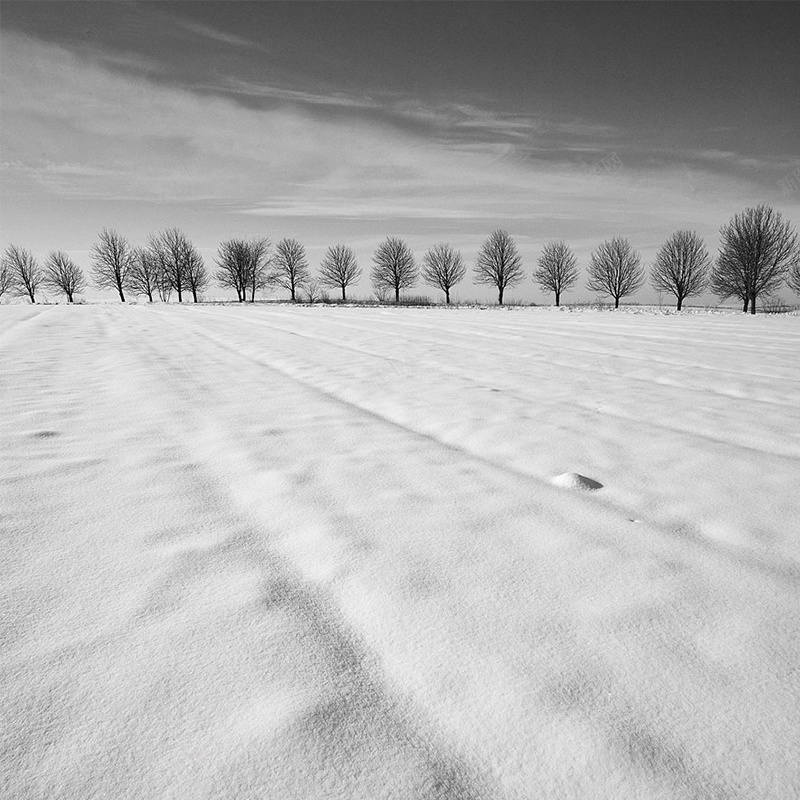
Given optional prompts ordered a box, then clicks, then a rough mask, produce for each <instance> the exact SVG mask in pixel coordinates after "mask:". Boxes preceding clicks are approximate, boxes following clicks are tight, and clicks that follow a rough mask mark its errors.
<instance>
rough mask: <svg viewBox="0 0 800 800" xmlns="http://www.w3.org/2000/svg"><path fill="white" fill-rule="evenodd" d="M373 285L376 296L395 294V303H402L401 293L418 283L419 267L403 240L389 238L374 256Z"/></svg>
mask: <svg viewBox="0 0 800 800" xmlns="http://www.w3.org/2000/svg"><path fill="white" fill-rule="evenodd" d="M372 263H373V267H372V273H371V278H372V285H373V287H374V289H375V292H376V294H379V293H380V292H383V291H385V292H388V291H390V290H391V291H393V292H394V301H395V303H399V302H400V291H401V290H402V289H410V288H411V287H412V286H415V285H416V283H417V277H418V274H417V265H416V263H414V255H413V253H412V252H411V248H410V247H409V246H408V245H407V244H406V243H405V242H404V241H403V240H402V239H397V238H395V237H394V236H389V237H388V238H387V239H386V241H385V242H382V243H381V244H380V245H379V246H378V249H377V250H376V251H375V253H374V255H373V256H372Z"/></svg>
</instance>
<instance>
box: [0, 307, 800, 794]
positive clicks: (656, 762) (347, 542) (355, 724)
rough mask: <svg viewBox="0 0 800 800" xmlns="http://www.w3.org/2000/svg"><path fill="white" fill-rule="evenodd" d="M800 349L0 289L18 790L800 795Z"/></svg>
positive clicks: (1, 781)
mask: <svg viewBox="0 0 800 800" xmlns="http://www.w3.org/2000/svg"><path fill="white" fill-rule="evenodd" d="M798 353H800V317H760V316H756V317H753V318H751V317H747V316H744V315H740V314H736V315H717V316H715V315H709V314H693V315H686V316H677V315H671V316H663V315H662V316H660V315H655V314H650V315H648V314H625V313H598V312H592V311H586V312H584V313H575V314H570V313H558V312H549V311H547V310H541V309H515V310H510V311H504V310H500V309H486V310H481V309H455V310H446V309H382V308H330V307H313V308H304V307H296V308H291V307H286V306H252V307H251V306H246V307H239V306H197V307H192V306H185V307H177V306H158V305H156V306H152V307H148V306H145V305H129V306H126V307H123V306H117V305H90V306H83V307H66V306H57V307H24V306H8V307H3V308H2V309H0V370H1V371H0V380H2V387H1V388H2V418H1V421H0V463H1V466H2V469H1V472H0V477H1V480H2V483H1V484H0V485H1V486H2V495H0V513H1V514H2V516H1V517H0V524H1V525H2V537H3V538H2V549H1V550H0V592H2V617H1V618H0V623H2V640H1V641H0V644H1V645H2V648H1V649H0V680H1V681H2V686H0V688H1V689H2V725H0V744H1V745H2V755H1V756H0V765H1V766H0V770H2V771H1V772H0V786H1V787H2V788H0V791H1V792H2V793H3V797H4V798H70V800H72V799H73V798H74V799H77V798H81V800H82V799H83V798H113V799H114V800H118V799H120V798H147V799H149V798H180V799H181V800H182V799H183V798H206V797H208V798H301V799H303V800H305V799H306V798H308V799H309V800H310V799H312V798H365V800H366V799H367V798H368V799H369V800H375V799H376V798H399V799H400V800H407V799H409V800H411V799H413V798H448V799H451V800H456V799H458V800H462V799H464V798H499V799H500V800H503V799H504V798H559V799H560V798H581V799H582V800H584V799H586V798H591V799H592V800H594V799H595V798H609V799H611V798H613V800H624V799H625V798H636V799H637V800H639V799H641V798H703V799H705V798H712V799H713V800H718V799H719V800H721V799H722V798H725V799H726V800H728V799H733V800H742V799H743V798H752V800H768V799H769V798H774V799H775V800H789V798H792V797H797V796H799V795H800V771H799V770H798V761H797V756H798V741H800V674H799V673H798V665H800V614H799V613H798V611H800V602H798V600H799V598H800V592H799V591H798V589H799V588H800V494H799V493H798V486H800V370H798V363H799V360H798ZM570 473H573V474H576V475H581V476H586V477H589V478H591V479H592V480H593V481H596V482H598V483H599V484H602V487H601V488H599V489H597V490H595V491H590V492H587V491H571V490H570V489H569V488H568V487H567V488H564V487H559V486H554V485H552V484H551V481H552V480H553V479H554V478H556V477H558V476H563V475H565V474H567V475H569V474H570ZM567 483H569V482H567Z"/></svg>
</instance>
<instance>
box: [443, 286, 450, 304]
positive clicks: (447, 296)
mask: <svg viewBox="0 0 800 800" xmlns="http://www.w3.org/2000/svg"><path fill="white" fill-rule="evenodd" d="M444 296H445V298H446V299H447V305H450V290H449V289H445V290H444Z"/></svg>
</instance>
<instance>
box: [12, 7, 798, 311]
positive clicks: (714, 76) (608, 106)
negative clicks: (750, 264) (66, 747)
mask: <svg viewBox="0 0 800 800" xmlns="http://www.w3.org/2000/svg"><path fill="white" fill-rule="evenodd" d="M799 35H800V4H797V3H790V2H787V3H771V2H749V3H748V2H736V3H726V2H713V3H660V2H640V3H615V2H562V3H504V2H487V3H482V2H460V3H454V2H453V3H451V2H416V3H409V2H401V3H394V2H350V3H340V2H321V3H316V2H293V3H292V2H287V3H281V2H269V3H255V2H247V3H245V2H236V1H232V2H191V3H182V2H169V3H161V2H143V3H99V2H88V3H83V2H35V1H34V2H28V1H26V2H14V1H13V0H4V1H3V3H2V5H1V6H0V162H2V173H1V174H0V245H1V246H2V247H3V248H5V247H6V246H7V245H8V244H12V243H13V244H16V245H19V246H22V247H27V248H28V249H30V250H32V251H33V252H34V254H35V255H37V256H38V257H39V258H43V257H44V256H45V255H46V254H47V252H48V251H50V250H54V249H61V250H66V251H67V252H69V253H70V254H71V255H72V256H73V258H75V260H76V261H77V262H78V263H79V264H81V266H84V267H85V268H87V269H88V267H89V263H90V262H89V258H88V251H89V248H90V246H91V244H92V243H93V242H94V241H95V240H96V239H97V233H98V231H100V230H101V229H102V228H114V229H116V230H118V231H119V232H120V233H122V234H124V235H125V236H127V237H128V238H129V239H130V240H131V242H132V243H133V244H144V243H145V242H146V240H147V237H148V235H149V234H150V233H154V232H157V231H159V230H161V229H164V228H168V227H173V226H177V227H180V228H182V229H183V230H184V231H185V232H186V234H187V235H188V236H189V238H190V239H192V241H193V242H194V243H195V244H196V245H197V247H198V248H199V249H200V251H201V253H202V254H203V256H204V257H205V259H206V262H207V263H208V264H209V266H211V267H213V258H214V254H215V252H216V249H217V246H218V245H219V243H220V242H221V241H223V240H225V239H228V238H231V237H234V236H237V237H238V236H246V237H249V236H266V237H268V238H269V239H270V240H272V241H273V242H276V241H278V240H279V239H281V238H283V237H285V236H288V237H293V238H296V239H298V240H299V241H300V242H302V243H303V244H304V245H305V247H306V250H307V252H308V256H309V261H310V264H311V266H312V268H313V269H315V268H316V267H317V265H318V264H319V262H320V260H321V258H322V256H323V254H324V252H325V249H326V248H327V247H328V246H329V245H332V244H335V243H339V242H341V243H345V244H349V245H350V246H352V247H353V248H354V250H355V251H356V254H357V257H358V260H359V263H360V264H361V266H362V268H363V269H364V275H365V277H364V279H363V281H362V284H361V286H359V287H358V289H357V290H356V292H355V293H354V294H355V295H358V296H363V297H367V296H369V295H370V293H371V288H370V286H369V281H368V273H369V268H370V265H371V255H372V253H373V251H374V250H375V248H376V247H377V245H378V244H379V243H380V241H381V240H382V239H383V238H385V237H386V236H389V235H392V236H399V237H402V238H404V239H405V240H406V241H407V242H408V243H409V245H410V246H411V247H412V249H413V251H414V253H415V255H416V256H417V257H418V258H421V257H422V255H423V254H424V253H425V251H426V250H427V249H428V248H429V247H431V246H432V245H434V244H435V243H437V242H442V241H446V242H449V243H450V244H452V245H453V246H454V247H456V248H457V249H459V250H461V252H462V253H463V255H464V257H465V259H466V260H467V262H468V263H469V264H470V265H472V264H474V260H475V256H476V254H477V252H478V249H479V247H480V244H481V242H482V241H483V240H484V239H485V238H486V236H487V235H488V234H489V233H490V232H491V231H492V230H494V229H496V228H503V229H505V230H507V231H508V232H509V233H510V234H511V235H512V236H513V237H514V239H515V240H516V242H517V245H518V247H519V250H520V253H521V255H522V259H523V266H524V268H525V271H526V274H527V275H528V276H530V274H531V273H532V272H533V270H534V269H535V266H536V259H537V257H538V255H539V253H540V252H541V248H542V245H543V244H544V243H545V242H546V241H549V240H554V239H564V240H565V241H566V242H567V243H568V244H570V245H571V246H572V247H573V249H574V250H575V252H576V254H577V256H578V260H579V263H580V265H581V267H582V268H583V269H584V270H585V268H586V265H587V263H588V259H589V256H590V253H591V251H592V250H593V249H594V248H595V247H596V246H597V245H598V244H599V243H600V242H601V241H603V240H604V239H607V238H610V237H612V236H625V237H627V238H628V239H630V241H631V243H632V244H633V245H634V247H635V248H636V249H637V250H639V251H640V252H641V254H642V258H643V261H644V263H645V264H646V265H648V264H649V263H651V262H652V260H653V258H654V256H655V253H656V252H657V250H658V248H659V246H660V245H661V244H662V243H663V242H664V240H665V239H666V238H667V237H668V236H669V234H670V233H672V232H673V231H674V230H677V229H686V228H688V229H692V230H696V231H697V232H698V233H699V234H700V235H701V236H702V237H703V238H704V239H705V241H706V243H707V246H708V247H709V250H710V251H711V252H712V254H713V253H715V252H716V248H717V244H718V231H719V228H720V226H721V225H722V224H723V223H725V222H726V221H727V220H728V219H729V218H730V217H731V216H732V215H733V214H735V213H736V212H737V211H740V210H741V209H743V208H745V207H747V206H751V205H755V204H757V203H761V202H765V203H769V204H770V205H772V206H773V207H775V208H776V209H777V210H779V211H781V212H782V213H783V215H784V216H785V217H788V218H789V219H790V220H791V221H792V222H793V223H794V224H795V226H797V225H798V224H800V102H798V98H799V97H800V46H798V39H799ZM584 283H585V281H584V280H582V281H581V285H580V286H579V287H576V289H575V290H574V291H573V292H571V293H570V294H568V295H567V296H566V297H565V300H567V301H569V300H574V301H577V300H591V299H594V297H595V295H594V293H591V292H589V291H588V290H587V289H585V287H584V285H583V284H584ZM419 291H420V293H427V294H429V295H430V296H432V297H433V296H435V295H436V292H435V291H434V290H432V289H423V288H422V287H420V290H419ZM786 291H787V292H788V290H786ZM211 294H212V295H219V296H222V295H223V294H224V293H223V292H222V290H219V291H217V290H213V291H212V292H211ZM454 296H455V297H457V298H458V299H462V300H466V299H473V298H474V299H486V298H489V297H491V296H492V293H491V292H490V291H489V290H488V289H486V288H484V287H479V286H474V285H473V284H472V282H471V273H470V274H469V275H468V278H467V280H466V281H465V282H464V283H463V284H462V285H461V286H460V287H459V289H458V291H457V292H456V293H455V295H454ZM508 296H509V298H510V299H519V300H523V301H535V302H547V301H548V297H547V296H546V295H544V294H542V293H541V291H540V290H539V289H538V288H537V287H536V286H535V285H534V283H533V281H532V280H531V279H530V278H528V279H526V281H525V283H524V284H522V285H521V286H520V287H518V288H516V289H514V290H513V291H510V292H509V294H508ZM636 299H637V300H639V301H641V302H651V301H653V300H655V299H656V295H655V293H654V292H653V290H652V289H649V288H645V289H643V290H642V291H641V292H640V294H639V295H637V297H636ZM709 299H710V298H709Z"/></svg>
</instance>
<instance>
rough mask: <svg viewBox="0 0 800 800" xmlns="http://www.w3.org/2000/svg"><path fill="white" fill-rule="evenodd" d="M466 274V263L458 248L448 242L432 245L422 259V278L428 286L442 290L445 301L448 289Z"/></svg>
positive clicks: (447, 296) (447, 298)
mask: <svg viewBox="0 0 800 800" xmlns="http://www.w3.org/2000/svg"><path fill="white" fill-rule="evenodd" d="M466 274H467V265H466V264H465V263H464V259H463V258H462V257H461V253H459V252H458V250H454V249H453V248H452V247H451V246H450V245H449V244H446V243H442V244H437V245H434V246H433V247H432V248H431V249H430V250H428V252H427V253H425V257H424V259H423V265H422V280H423V281H425V283H427V284H428V286H434V287H436V288H437V289H441V290H442V291H443V292H444V296H445V299H446V300H447V303H448V304H449V303H450V290H451V289H452V288H453V287H454V286H455V285H456V284H458V283H460V282H461V281H462V280H464V275H466Z"/></svg>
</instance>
